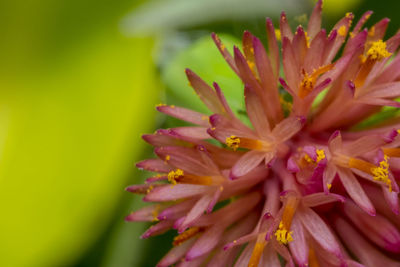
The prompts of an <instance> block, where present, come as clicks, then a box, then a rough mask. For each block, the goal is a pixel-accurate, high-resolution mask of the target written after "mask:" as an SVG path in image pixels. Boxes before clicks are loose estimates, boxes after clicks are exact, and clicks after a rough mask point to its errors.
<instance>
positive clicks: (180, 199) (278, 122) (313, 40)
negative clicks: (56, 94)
mask: <svg viewBox="0 0 400 267" xmlns="http://www.w3.org/2000/svg"><path fill="white" fill-rule="evenodd" d="M321 12H322V1H318V2H317V4H316V6H315V8H314V11H313V13H312V14H311V17H310V20H309V23H308V26H307V28H304V27H302V26H299V27H298V28H297V29H296V30H295V32H292V30H291V28H290V27H289V24H288V21H287V17H286V15H285V13H282V15H281V18H280V24H279V29H276V28H274V26H273V24H272V21H271V20H270V19H267V22H266V29H267V39H268V42H267V46H268V52H267V51H266V50H265V48H264V46H263V44H262V43H261V41H260V40H259V39H258V38H257V37H255V36H253V35H252V34H251V33H250V32H247V31H246V32H245V33H244V35H243V46H242V51H241V50H240V49H239V48H238V47H234V48H233V55H232V54H231V53H230V52H229V51H228V49H227V48H226V47H225V45H224V44H223V43H222V41H221V40H220V39H219V37H218V36H217V35H216V34H212V38H213V40H214V41H215V44H216V45H217V47H218V49H219V51H220V52H221V54H222V56H223V57H224V58H225V60H226V61H227V63H228V64H229V66H230V67H231V68H232V70H233V71H234V72H235V73H236V74H237V75H238V76H239V77H240V79H241V80H242V82H243V88H244V96H245V104H246V112H247V116H248V118H249V120H250V122H251V126H248V125H246V124H245V123H243V122H241V121H240V120H239V119H238V118H237V117H236V116H235V113H234V112H233V111H232V110H231V108H230V107H229V105H228V104H227V101H226V99H225V97H224V95H223V93H222V90H221V88H220V87H219V86H218V84H217V83H214V84H213V85H212V86H210V85H208V84H207V83H206V82H204V81H203V80H202V79H201V78H200V77H199V76H197V75H196V74H195V73H194V72H193V71H191V70H189V69H187V70H186V75H187V78H188V80H189V83H190V85H191V86H192V87H193V89H194V90H195V91H196V93H197V95H198V96H199V97H200V99H201V100H202V101H203V102H204V104H205V105H206V106H207V107H208V108H209V110H210V114H201V113H199V112H196V111H192V110H188V109H186V108H182V107H176V106H167V105H159V106H158V107H157V109H158V110H159V111H160V112H162V113H165V114H167V115H170V116H173V117H176V118H178V119H181V120H184V121H186V122H188V123H190V124H192V125H193V126H187V127H178V128H172V129H168V130H158V131H157V132H156V133H154V134H150V135H144V136H143V138H144V140H145V141H147V142H148V143H150V144H151V145H153V146H154V148H155V153H156V155H157V156H158V158H157V159H148V160H145V161H142V162H139V163H138V164H137V166H138V167H139V168H142V169H145V170H148V171H151V172H156V173H157V174H156V176H154V177H151V178H149V179H147V180H146V184H144V185H134V186H130V187H128V188H127V190H128V191H130V192H133V193H139V194H144V195H145V196H144V201H146V202H152V203H155V204H152V205H149V206H146V207H144V208H142V209H140V210H138V211H135V212H133V213H132V214H130V215H128V216H127V218H126V219H127V220H128V221H152V222H155V224H154V225H153V226H152V227H150V229H148V230H147V231H146V232H145V233H144V234H143V236H142V237H143V238H147V237H150V236H153V235H157V234H162V233H164V232H166V231H168V230H170V229H175V230H177V235H176V237H175V238H174V240H173V241H172V245H173V247H172V249H171V251H170V252H169V253H168V254H167V255H166V256H165V257H164V258H163V259H161V261H160V262H159V264H158V266H169V265H172V264H175V263H179V266H199V265H207V266H233V265H234V266H280V264H281V263H280V260H279V257H278V255H279V256H280V257H281V258H282V259H283V260H284V261H285V262H286V264H287V266H295V264H297V265H298V266H350V265H352V266H356V265H357V266H358V265H359V263H362V264H365V265H366V266H384V265H385V264H387V265H388V266H399V265H400V263H399V262H398V260H399V258H398V257H395V256H394V255H395V254H397V255H398V253H400V223H399V222H400V217H399V216H400V215H399V213H400V209H399V197H398V193H399V191H400V189H399V187H398V185H397V181H398V180H399V179H400V167H399V166H400V164H399V163H400V161H399V158H400V148H399V146H400V137H399V136H398V134H399V130H398V129H399V128H400V122H399V120H398V118H392V119H390V120H387V121H385V122H384V123H381V124H379V125H372V126H370V127H369V128H366V129H363V130H358V131H355V130H354V126H356V125H357V124H358V123H359V122H361V121H363V120H365V119H366V118H368V117H369V116H371V115H372V114H374V113H377V112H379V111H380V109H381V107H382V106H392V107H399V106H400V104H399V102H397V101H396V98H397V97H399V96H400V82H399V79H400V68H399V66H400V57H399V56H397V55H396V51H397V48H398V46H399V44H400V33H398V34H396V35H395V36H393V37H391V38H389V39H387V40H384V39H383V38H384V33H385V30H386V27H387V24H388V19H383V20H381V21H380V22H378V23H376V24H375V25H374V26H372V27H371V28H370V29H369V30H368V29H364V30H363V29H362V27H363V24H364V23H365V22H366V20H367V19H368V18H369V17H370V15H371V12H366V13H365V14H364V15H363V16H362V17H361V19H360V20H359V21H358V22H357V23H356V24H355V26H354V27H353V28H352V27H351V24H352V22H353V19H354V18H353V17H354V16H353V15H352V14H351V13H348V14H346V15H345V16H344V17H343V18H342V19H341V20H340V21H339V22H337V24H336V25H335V26H334V27H333V29H332V30H331V31H330V32H329V33H327V31H326V30H325V29H321ZM280 46H281V48H282V53H280V49H279V47H280ZM339 51H342V52H340V54H338V53H339ZM281 58H282V60H280V59H281ZM281 65H282V68H283V73H284V76H283V77H280V76H279V75H280V69H281ZM281 88H283V89H284V90H286V92H287V93H289V94H290V95H291V97H292V99H293V102H292V103H287V102H285V101H284V100H282V99H283V98H282V96H281V91H282V90H281ZM287 111H288V112H287ZM287 113H288V114H287ZM210 139H215V140H217V141H218V142H219V144H216V142H210V141H209V140H210ZM217 204H218V205H217ZM349 255H352V256H349ZM353 256H354V258H353ZM396 260H397V261H396Z"/></svg>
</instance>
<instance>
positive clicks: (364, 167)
mask: <svg viewBox="0 0 400 267" xmlns="http://www.w3.org/2000/svg"><path fill="white" fill-rule="evenodd" d="M388 159H389V157H388V156H387V155H385V156H384V160H383V161H381V162H379V166H378V167H377V166H375V165H374V164H372V163H369V162H367V161H364V160H361V159H355V158H350V160H349V162H348V165H349V167H350V168H355V169H357V170H360V171H362V172H365V173H368V174H370V175H372V176H373V178H374V180H375V181H380V182H384V183H385V184H386V185H387V186H388V187H389V191H390V192H391V191H392V181H391V180H390V179H389V163H388Z"/></svg>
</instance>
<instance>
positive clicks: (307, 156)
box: [304, 154, 314, 163]
mask: <svg viewBox="0 0 400 267" xmlns="http://www.w3.org/2000/svg"><path fill="white" fill-rule="evenodd" d="M304 160H305V161H307V162H308V163H314V161H313V159H312V158H311V157H310V156H309V155H308V154H304Z"/></svg>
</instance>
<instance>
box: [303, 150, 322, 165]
mask: <svg viewBox="0 0 400 267" xmlns="http://www.w3.org/2000/svg"><path fill="white" fill-rule="evenodd" d="M316 153H317V160H315V161H314V160H313V159H312V158H311V157H310V156H309V155H308V154H304V160H305V161H306V162H307V163H310V164H313V163H319V162H320V161H321V160H323V159H324V158H325V151H324V150H323V149H317V150H316Z"/></svg>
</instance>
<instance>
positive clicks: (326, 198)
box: [302, 192, 346, 208]
mask: <svg viewBox="0 0 400 267" xmlns="http://www.w3.org/2000/svg"><path fill="white" fill-rule="evenodd" d="M345 200H346V198H345V197H343V196H341V195H338V194H332V193H330V194H326V193H322V192H321V193H314V194H311V195H307V196H304V197H303V199H302V203H303V205H304V206H306V207H310V208H312V207H315V206H320V205H324V204H327V203H331V202H336V201H340V202H342V203H344V201H345Z"/></svg>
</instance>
